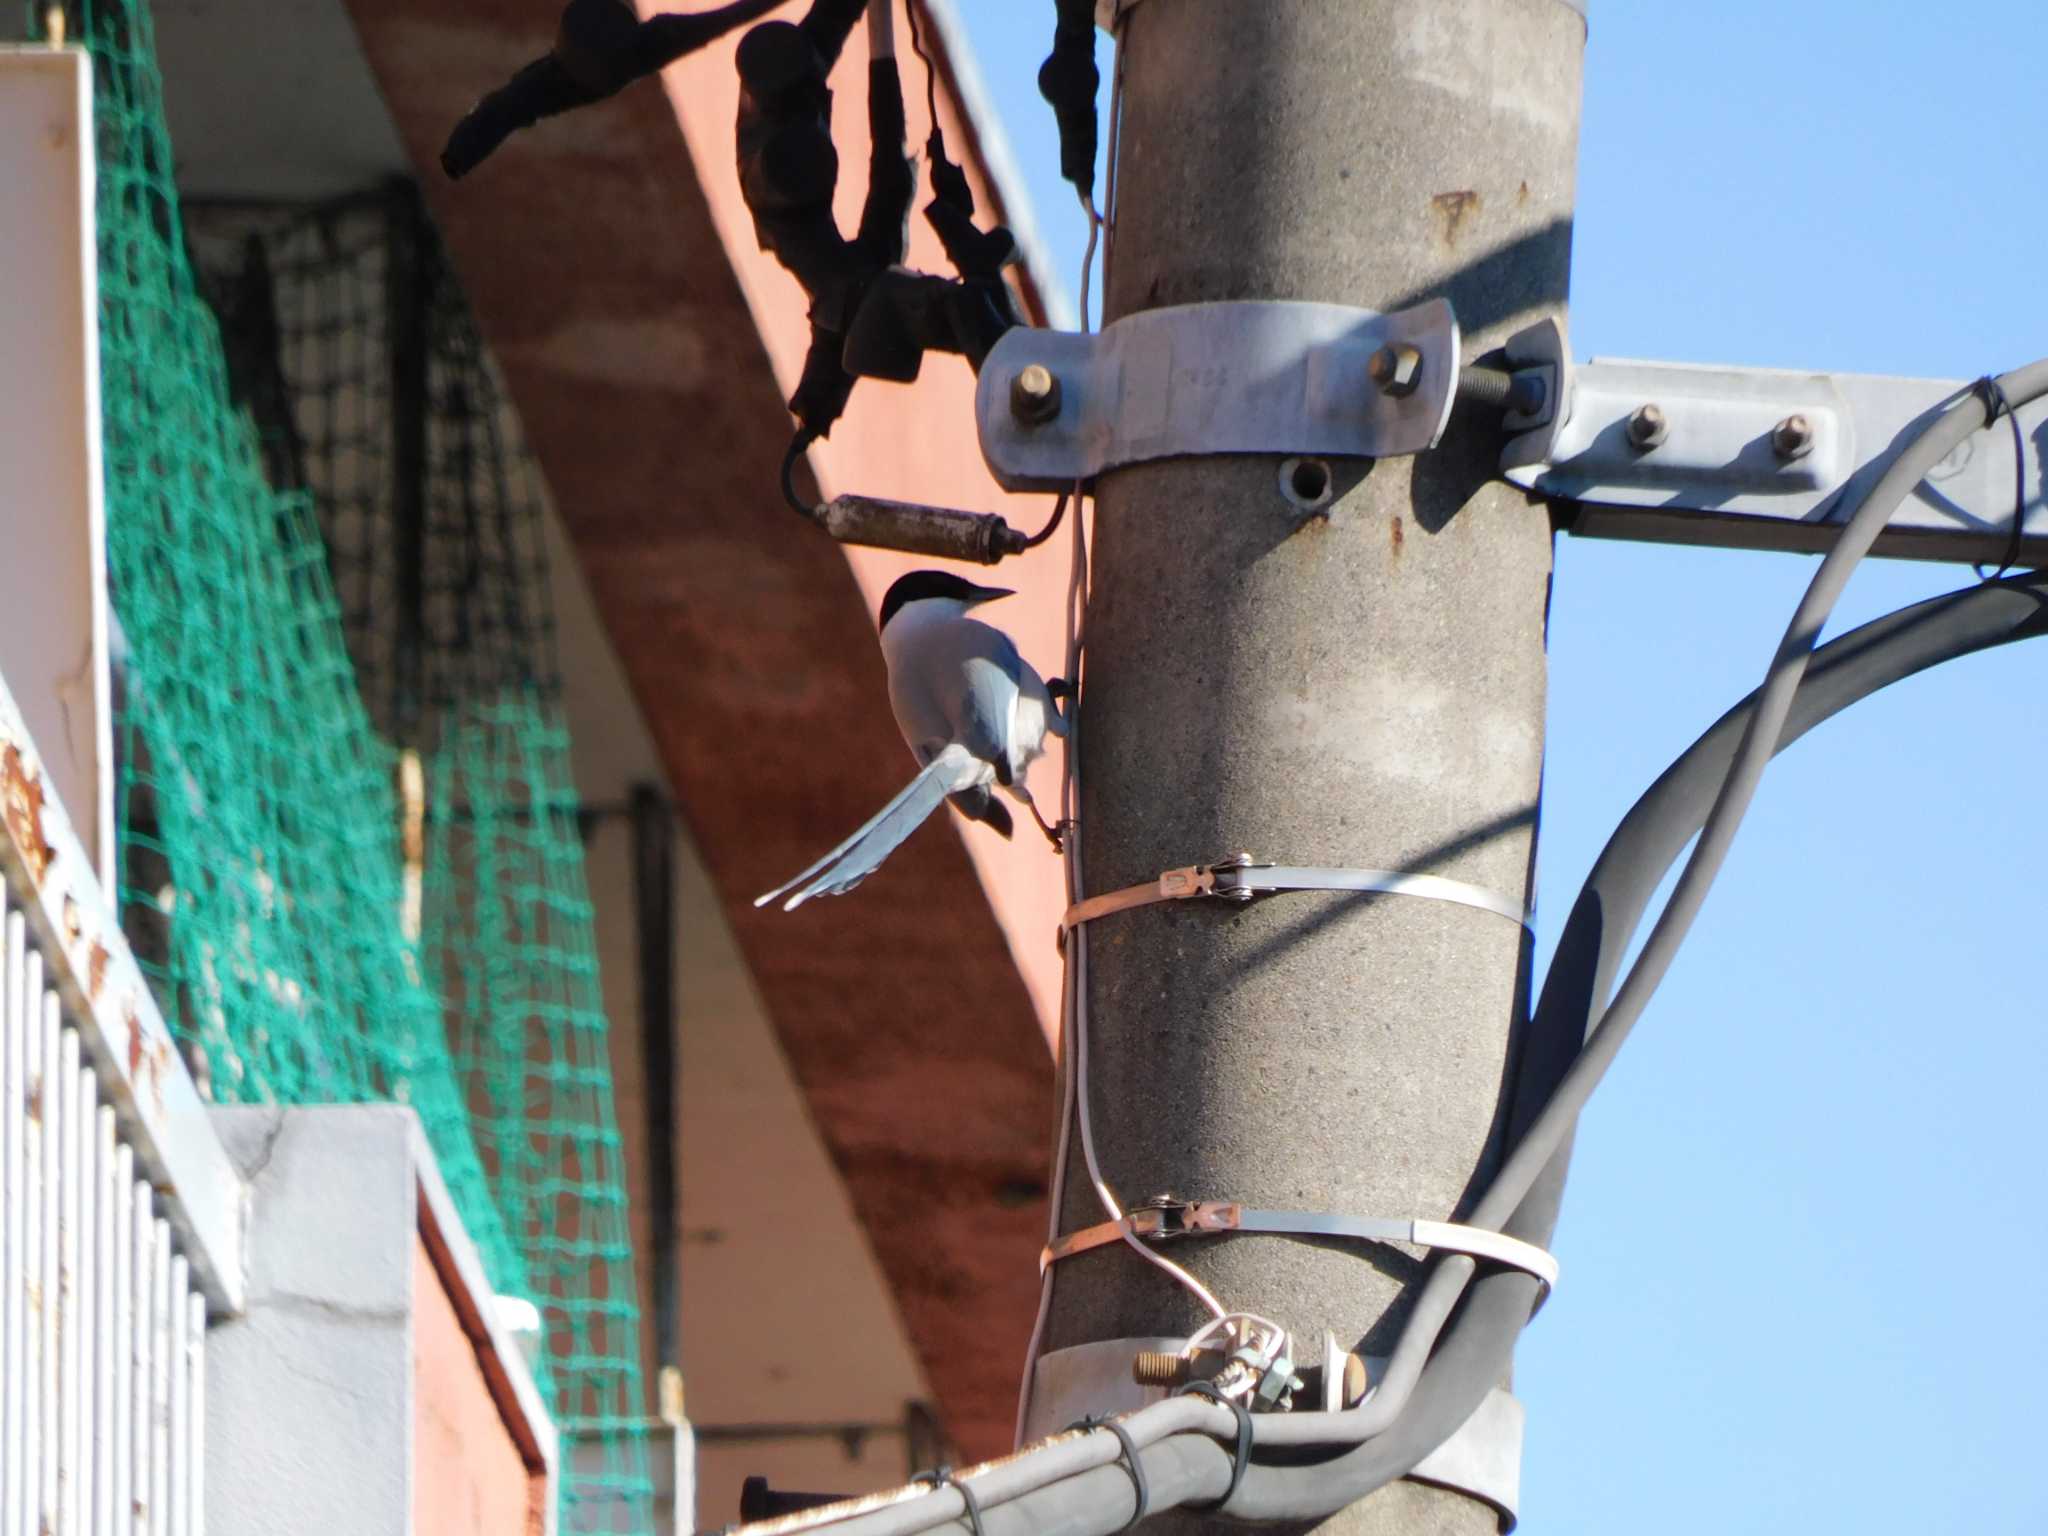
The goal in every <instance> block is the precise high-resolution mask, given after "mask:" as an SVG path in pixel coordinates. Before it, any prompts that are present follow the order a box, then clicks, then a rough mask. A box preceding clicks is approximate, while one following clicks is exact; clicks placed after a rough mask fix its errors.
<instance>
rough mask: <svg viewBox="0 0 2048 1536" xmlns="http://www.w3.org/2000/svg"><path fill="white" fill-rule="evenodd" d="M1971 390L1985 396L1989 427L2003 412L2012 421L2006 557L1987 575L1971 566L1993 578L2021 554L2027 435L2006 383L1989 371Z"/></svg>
mask: <svg viewBox="0 0 2048 1536" xmlns="http://www.w3.org/2000/svg"><path fill="white" fill-rule="evenodd" d="M1970 393H1971V394H1973V395H1981V396H1982V397H1983V399H1984V425H1985V427H1986V428H1987V429H1988V428H1989V427H1990V426H1991V424H1992V423H1993V422H1995V421H1997V420H1998V418H1999V417H2000V416H2001V415H2002V416H2005V417H2006V418H2007V419H2008V420H2010V421H2011V422H2012V461H2013V462H2012V470H2013V498H2012V537H2011V539H2010V540H2008V541H2007V543H2006V546H2005V557H2004V558H2003V559H2001V560H2000V561H1999V562H1998V569H1997V570H1995V571H1993V572H1992V573H1991V574H1990V575H1989V576H1986V575H1985V574H1984V567H1983V566H1981V565H1977V566H1972V567H1971V569H1972V570H1974V571H1975V572H1976V573H1977V579H1978V580H1979V581H1996V580H1998V578H1999V577H2001V576H2003V575H2004V574H2005V573H2006V572H2007V571H2009V570H2011V569H2012V568H2013V566H2014V565H2015V564H2016V563H2017V562H2018V560H2019V558H2020V541H2021V540H2022V539H2023V538H2024V537H2025V535H2026V524H2027V439H2026V436H2025V434H2023V433H2022V432H2021V431H2020V413H2019V412H2018V411H2016V410H2014V409H2013V408H2012V401H2010V400H2008V399H2007V398H2006V394H2005V386H2004V385H2002V384H2000V383H1999V382H1998V380H1997V379H1995V378H1993V377H1992V376H1991V375H1990V374H1988V373H1987V374H1985V375H1984V377H1983V378H1981V379H1979V380H1978V381H1977V382H1976V383H1974V384H1972V385H1971V386H1970Z"/></svg>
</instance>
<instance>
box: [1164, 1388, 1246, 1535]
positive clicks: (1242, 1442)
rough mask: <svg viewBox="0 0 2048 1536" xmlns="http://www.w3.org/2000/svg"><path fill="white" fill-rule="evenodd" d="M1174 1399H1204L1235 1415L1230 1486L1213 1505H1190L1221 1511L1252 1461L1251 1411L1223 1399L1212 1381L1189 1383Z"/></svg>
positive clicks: (1233, 1401)
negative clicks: (1233, 1457) (1234, 1451)
mask: <svg viewBox="0 0 2048 1536" xmlns="http://www.w3.org/2000/svg"><path fill="white" fill-rule="evenodd" d="M1173 1395H1174V1396H1175V1397H1206V1398H1208V1399H1210V1400H1211V1401H1212V1402H1217V1403H1221V1404H1222V1405H1223V1406H1224V1407H1225V1408H1228V1409H1229V1410H1230V1411H1231V1412H1232V1413H1234V1414H1236V1415H1237V1459H1236V1460H1235V1461H1233V1462H1232V1463H1231V1467H1230V1486H1229V1487H1228V1488H1226V1489H1224V1490H1223V1497H1222V1498H1220V1499H1218V1500H1216V1502H1215V1503H1213V1504H1190V1505H1189V1506H1188V1508H1190V1509H1203V1510H1211V1509H1221V1508H1222V1507H1223V1506H1224V1505H1226V1504H1228V1503H1229V1502H1230V1500H1231V1496H1232V1495H1234V1494H1235V1493H1236V1492H1237V1485H1238V1484H1239V1483H1241V1482H1243V1481H1244V1469H1245V1468H1246V1467H1248V1466H1250V1465H1251V1459H1252V1411H1251V1409H1249V1408H1247V1407H1245V1405H1244V1404H1243V1403H1240V1402H1239V1401H1238V1400H1237V1399H1236V1398H1234V1397H1225V1396H1224V1395H1223V1393H1222V1390H1221V1389H1220V1388H1218V1387H1217V1385H1216V1383H1215V1382H1213V1381H1191V1382H1189V1383H1188V1384H1187V1385H1186V1386H1184V1387H1181V1388H1179V1389H1178V1390H1176V1391H1175V1392H1174V1394H1173Z"/></svg>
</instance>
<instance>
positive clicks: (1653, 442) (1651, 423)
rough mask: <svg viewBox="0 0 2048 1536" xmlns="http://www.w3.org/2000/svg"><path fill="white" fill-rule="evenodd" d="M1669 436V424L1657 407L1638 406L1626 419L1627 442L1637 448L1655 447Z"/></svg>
mask: <svg viewBox="0 0 2048 1536" xmlns="http://www.w3.org/2000/svg"><path fill="white" fill-rule="evenodd" d="M1670 435H1671V423H1670V421H1669V420H1668V419H1666V417H1665V415H1664V408H1663V407H1662V406H1659V405H1639V406H1637V407H1636V408H1635V410H1634V411H1633V412H1631V413H1630V415H1629V418H1628V440H1629V442H1630V444H1631V445H1632V446H1634V447H1637V448H1643V449H1649V448H1654V447H1656V446H1657V445H1658V444H1659V443H1661V442H1663V441H1664V439H1665V438H1667V437H1669V436H1670Z"/></svg>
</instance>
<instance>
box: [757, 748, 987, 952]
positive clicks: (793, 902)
mask: <svg viewBox="0 0 2048 1536" xmlns="http://www.w3.org/2000/svg"><path fill="white" fill-rule="evenodd" d="M981 773H982V765H981V764H980V763H978V762H976V761H975V759H974V755H973V754H972V753H971V752H969V751H968V750H967V748H965V747H963V746H960V745H958V744H957V743H956V744H955V745H952V746H949V747H947V748H945V749H944V750H943V751H941V752H940V753H939V754H938V755H937V756H935V757H934V758H933V759H932V760H931V761H930V762H929V763H927V764H925V766H924V770H923V771H922V772H921V773H919V774H918V776H917V777H916V778H914V779H912V780H911V781H910V782H909V783H908V784H906V785H905V786H904V787H903V789H902V791H901V792H900V793H899V794H898V795H897V796H896V798H895V799H893V800H891V801H890V802H889V803H888V804H887V805H885V806H883V807H882V808H881V810H879V811H877V812H876V813H875V814H874V816H872V817H871V818H870V819H869V820H868V821H867V823H866V824H865V825H863V826H862V827H861V829H860V830H859V831H857V832H855V833H854V834H853V836H851V837H849V838H848V839H847V840H846V841H845V842H843V843H841V844H840V845H839V846H838V847H837V848H834V849H833V850H832V851H831V852H830V853H828V854H826V855H825V856H824V857H823V858H822V859H819V860H818V861H817V862H816V863H815V864H813V865H811V866H810V868H808V869H806V870H804V871H803V873H802V874H800V875H798V876H796V878H795V879H793V880H789V881H786V882H785V883H784V884H782V885H779V886H777V887H776V888H775V889H774V890H772V891H769V892H767V893H766V894H764V895H760V896H756V897H755V898H754V905H755V906H757V907H765V906H766V905H768V903H769V902H771V901H774V900H775V899H776V898H777V897H779V896H783V895H786V894H787V893H789V892H790V891H792V890H794V891H795V892H796V894H795V895H793V896H790V898H789V900H787V901H785V902H783V904H782V910H783V911H785V912H794V911H795V910H796V909H797V908H798V907H800V906H802V905H803V904H804V903H805V902H807V901H809V900H810V899H811V898H812V897H813V896H842V895H844V894H845V893H846V892H848V891H850V890H852V889H853V888H854V887H855V886H856V885H858V884H860V882H861V881H863V880H865V879H866V878H867V877H868V876H869V875H871V874H873V873H874V872H875V870H876V869H877V868H878V867H880V865H881V862H882V860H884V859H886V858H887V857H889V855H890V854H892V853H894V852H895V851H896V850H897V849H898V848H899V847H901V846H902V844H903V840H904V839H905V838H907V837H909V836H910V834H911V833H913V832H915V831H916V830H917V829H918V827H919V826H920V825H921V824H922V823H923V822H924V819H925V818H926V817H927V816H929V815H931V813H932V812H933V811H935V810H937V809H938V808H939V806H940V804H941V803H943V802H944V800H945V798H946V796H948V795H950V794H952V793H954V792H955V791H957V790H962V789H965V788H967V787H968V786H969V785H970V784H973V783H974V782H976V781H977V780H978V779H980V777H981Z"/></svg>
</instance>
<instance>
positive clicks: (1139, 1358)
mask: <svg viewBox="0 0 2048 1536" xmlns="http://www.w3.org/2000/svg"><path fill="white" fill-rule="evenodd" d="M1187 1375H1188V1363H1187V1361H1185V1360H1183V1359H1181V1357H1180V1356H1179V1355H1169V1354H1167V1353H1166V1352H1165V1351H1163V1350H1157V1349H1141V1350H1139V1351H1138V1353H1137V1355H1136V1357H1135V1358H1133V1359H1132V1361H1131V1380H1133V1381H1135V1382H1136V1383H1137V1384H1138V1385H1139V1386H1141V1387H1177V1386H1179V1385H1180V1384H1181V1383H1182V1382H1183V1381H1186V1380H1187Z"/></svg>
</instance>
